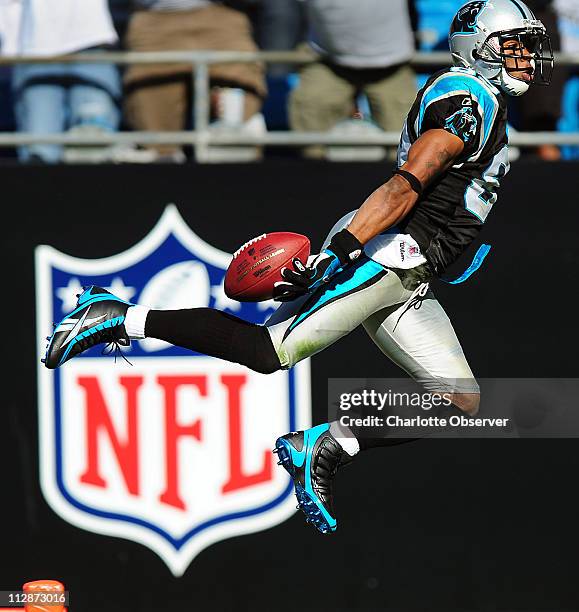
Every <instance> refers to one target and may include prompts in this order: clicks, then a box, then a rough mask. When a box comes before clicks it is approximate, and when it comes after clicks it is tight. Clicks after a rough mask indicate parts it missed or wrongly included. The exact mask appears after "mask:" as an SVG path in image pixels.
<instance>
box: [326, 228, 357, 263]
mask: <svg viewBox="0 0 579 612" xmlns="http://www.w3.org/2000/svg"><path fill="white" fill-rule="evenodd" d="M363 248H364V245H363V244H362V243H361V242H360V241H359V240H358V239H357V238H356V236H354V234H352V233H351V232H349V231H348V230H347V229H343V230H341V231H339V232H338V233H337V234H334V237H333V238H332V240H331V242H330V244H329V245H328V249H330V251H332V252H333V253H334V254H335V255H336V257H337V258H338V259H339V260H340V263H346V262H350V261H354V259H358V257H360V255H361V254H362V249H363Z"/></svg>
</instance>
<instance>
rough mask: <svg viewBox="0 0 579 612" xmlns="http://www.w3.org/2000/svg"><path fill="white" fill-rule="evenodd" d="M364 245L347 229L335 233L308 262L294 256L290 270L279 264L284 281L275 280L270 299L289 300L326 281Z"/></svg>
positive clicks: (359, 253)
mask: <svg viewBox="0 0 579 612" xmlns="http://www.w3.org/2000/svg"><path fill="white" fill-rule="evenodd" d="M362 249H363V245H362V244H361V242H360V241H359V240H358V239H357V238H356V237H355V236H354V235H353V234H351V233H350V232H349V231H348V230H347V229H343V230H341V231H340V232H338V233H337V234H335V235H334V236H333V238H332V240H331V242H330V244H329V245H328V246H327V248H325V249H324V250H323V251H322V252H321V253H320V254H319V255H318V256H317V257H316V258H315V259H314V260H313V261H312V263H311V264H310V265H309V266H306V265H304V264H303V262H301V261H300V260H299V259H298V258H297V257H296V258H295V259H293V260H292V263H293V268H294V269H293V270H290V269H289V268H282V271H281V275H282V277H283V279H284V280H283V281H278V282H277V283H275V284H274V290H273V299H274V300H277V301H279V302H289V301H291V300H295V299H296V298H298V297H300V296H302V295H304V294H306V293H309V292H310V291H313V290H315V289H317V288H318V287H319V286H320V285H322V284H324V283H327V282H328V281H329V280H330V278H331V277H332V276H334V274H336V273H337V272H339V271H340V270H342V269H344V268H345V267H346V266H348V265H349V264H350V263H352V262H353V261H355V260H356V259H358V257H360V255H361V254H362Z"/></svg>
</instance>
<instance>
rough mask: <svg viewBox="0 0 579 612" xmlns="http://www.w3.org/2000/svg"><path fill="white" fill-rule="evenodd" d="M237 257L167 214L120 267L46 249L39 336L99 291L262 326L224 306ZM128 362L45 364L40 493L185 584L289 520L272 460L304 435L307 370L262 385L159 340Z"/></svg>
mask: <svg viewBox="0 0 579 612" xmlns="http://www.w3.org/2000/svg"><path fill="white" fill-rule="evenodd" d="M230 260H231V255H229V254H227V253H224V252H222V251H219V250H217V249H215V248H214V247H212V246H211V245H209V244H207V243H205V242H204V241H203V240H201V238H199V237H198V236H197V235H196V234H194V233H193V232H192V231H191V229H190V228H189V227H188V226H187V225H186V224H185V222H184V221H183V219H182V218H181V216H180V215H179V213H178V211H177V209H176V208H175V207H174V206H172V205H171V206H168V207H167V208H166V210H165V212H164V214H163V216H162V217H161V219H160V220H159V222H158V223H157V225H156V226H155V228H154V229H153V230H152V231H151V233H150V234H149V235H148V236H147V237H146V238H145V239H144V240H143V241H142V242H140V243H139V244H137V245H135V246H134V247H132V248H130V249H129V250H127V251H125V252H124V253H120V254H118V255H115V256H113V257H107V258H105V259H98V260H89V259H79V258H74V257H70V256H68V255H65V254H63V253H60V252H58V251H56V250H55V249H53V248H51V247H48V246H40V247H38V249H37V252H36V305H37V308H36V312H37V330H38V335H39V336H40V337H43V336H45V335H47V334H48V333H50V330H51V329H52V322H53V321H54V322H58V321H60V320H61V319H62V318H63V316H64V315H65V314H66V313H67V312H69V311H71V310H72V309H73V308H74V306H75V303H76V297H75V294H77V293H79V292H80V290H81V287H82V286H83V285H91V284H95V285H99V286H101V287H105V288H107V289H109V290H110V291H112V292H113V293H115V294H116V295H118V296H119V297H121V298H123V299H126V300H129V301H131V302H134V303H139V304H143V305H145V306H150V307H152V308H165V309H172V308H195V307H207V306H208V307H214V308H218V309H221V310H224V311H226V312H230V313H232V314H235V315H236V316H240V317H241V318H244V319H246V320H249V321H254V322H259V323H261V322H263V320H264V319H265V318H266V317H267V316H268V315H269V314H271V311H272V308H273V304H272V303H257V304H241V303H239V302H235V301H233V300H229V299H228V298H227V297H226V296H225V294H224V292H223V277H224V275H225V270H226V268H227V266H228V264H229V262H230ZM123 352H124V354H125V356H126V357H127V358H128V359H129V360H130V362H131V363H132V366H131V365H129V364H127V363H126V362H125V361H124V360H123V359H117V360H116V363H115V362H113V360H112V359H111V358H110V357H107V356H103V355H102V354H101V350H100V347H96V348H93V349H91V350H89V351H87V352H86V353H83V354H82V355H80V356H78V357H76V358H74V359H73V360H71V361H70V362H68V363H66V364H65V365H64V366H63V367H62V368H60V369H58V370H55V371H49V370H47V369H46V368H44V367H43V366H42V365H40V364H39V368H38V384H39V389H38V397H39V429H40V477H41V486H42V491H43V494H44V496H45V498H46V500H47V501H48V503H49V504H50V506H51V507H52V508H53V510H54V511H55V512H56V513H57V514H59V515H60V516H61V517H62V518H64V519H65V520H67V521H68V522H70V523H72V524H74V525H76V526H78V527H80V528H82V529H87V530H89V531H93V532H96V533H101V534H106V535H112V536H118V537H122V538H127V539H130V540H134V541H137V542H140V543H141V544H144V545H145V546H148V547H149V548H151V549H152V550H154V551H155V552H156V553H157V554H158V555H159V556H160V557H161V558H162V559H163V560H164V561H165V563H166V564H167V565H168V567H169V568H170V570H171V572H172V573H173V574H174V575H175V576H180V575H181V574H183V572H184V571H185V570H186V569H187V567H188V565H189V564H190V563H191V561H192V559H193V558H194V557H195V556H196V555H197V554H198V553H199V552H200V551H201V550H203V549H204V548H206V547H207V546H209V545H211V544H213V543H215V542H217V541H219V540H223V539H225V538H229V537H233V536H238V535H242V534H246V533H251V532H255V531H260V530H263V529H266V528H268V527H272V526H274V525H277V524H278V523H280V522H282V521H284V520H285V519H287V518H288V517H289V516H290V515H291V514H292V513H293V512H294V511H295V507H294V506H295V500H294V499H293V490H292V485H291V481H290V479H289V478H288V476H287V474H286V473H285V472H284V471H283V470H282V469H280V468H277V467H276V466H275V461H274V455H272V453H271V449H272V448H273V442H274V441H275V439H276V437H277V436H279V435H281V434H284V433H286V432H288V431H294V430H297V429H304V428H307V427H309V426H310V419H311V409H310V381H309V363H308V362H307V361H306V362H302V363H300V364H298V366H297V367H295V368H293V369H292V370H291V371H288V372H277V373H275V374H272V375H269V376H265V375H262V374H257V373H255V372H252V371H251V370H248V369H247V368H245V367H243V366H240V365H238V364H230V363H227V362H225V361H222V360H219V359H214V358H211V357H206V356H204V355H198V354H195V353H192V352H190V351H186V350H184V349H180V348H177V347H173V346H171V345H169V344H166V343H164V342H161V341H159V340H154V339H147V340H142V341H133V342H132V345H131V347H130V348H129V349H127V350H124V351H123ZM38 354H39V359H40V357H42V356H43V354H44V342H42V341H41V342H39V345H38Z"/></svg>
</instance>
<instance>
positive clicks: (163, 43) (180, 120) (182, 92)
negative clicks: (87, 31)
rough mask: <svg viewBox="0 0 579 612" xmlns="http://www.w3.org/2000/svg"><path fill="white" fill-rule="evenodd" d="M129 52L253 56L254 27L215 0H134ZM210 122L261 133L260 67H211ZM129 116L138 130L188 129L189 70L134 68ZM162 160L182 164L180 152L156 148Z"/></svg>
mask: <svg viewBox="0 0 579 612" xmlns="http://www.w3.org/2000/svg"><path fill="white" fill-rule="evenodd" d="M133 4H134V6H135V8H136V9H137V10H136V11H135V12H134V13H133V14H132V16H131V19H130V22H129V27H128V31H127V37H126V46H127V48H128V49H130V50H131V51H175V50H178V51H183V50H195V49H215V50H226V51H256V50H257V46H256V44H255V42H254V40H253V37H252V28H251V23H250V21H249V19H248V17H247V15H246V14H245V13H244V12H243V11H241V10H238V9H237V8H233V7H230V6H224V5H222V4H221V3H220V2H216V1H214V0H133ZM209 75H210V79H211V85H212V96H211V107H212V113H213V118H214V119H216V120H220V125H221V126H222V125H225V126H229V127H238V128H241V129H247V130H248V131H252V130H255V131H259V130H261V129H262V128H263V130H265V123H264V121H263V116H262V115H261V114H260V113H259V111H260V109H261V106H262V103H263V98H264V97H265V94H266V86H265V79H264V68H263V66H262V65H261V64H259V63H239V64H214V65H211V66H210V70H209ZM125 85H126V105H125V108H126V114H127V120H128V122H129V123H130V125H131V126H132V127H133V128H134V129H136V130H152V131H179V130H183V129H185V128H186V126H187V123H188V117H189V116H190V112H189V107H190V103H191V65H188V64H183V65H179V64H156V65H153V64H148V65H133V66H130V67H129V68H128V69H127V72H126V73H125ZM150 149H152V150H153V151H155V152H156V155H157V159H158V160H160V161H175V162H179V161H183V160H184V154H183V152H182V150H181V149H180V147H177V146H173V145H155V146H151V147H150Z"/></svg>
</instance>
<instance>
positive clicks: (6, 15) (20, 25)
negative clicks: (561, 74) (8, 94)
mask: <svg viewBox="0 0 579 612" xmlns="http://www.w3.org/2000/svg"><path fill="white" fill-rule="evenodd" d="M0 12H1V13H2V18H0V22H2V21H4V22H5V23H6V22H8V23H9V24H10V28H11V30H10V31H8V32H6V31H4V37H3V44H2V54H3V55H38V56H53V55H62V54H68V53H74V52H77V51H87V50H90V49H97V48H103V47H106V46H108V45H112V44H114V43H115V42H116V41H117V34H116V32H115V29H114V27H113V24H112V21H111V17H110V13H109V10H108V6H107V2H106V0H3V2H2V3H1V4H0ZM12 86H13V96H14V112H15V117H16V124H17V128H18V130H19V131H20V132H31V133H33V134H53V133H59V132H62V131H64V130H66V129H69V130H70V131H72V132H78V133H89V134H93V133H95V132H97V133H102V132H110V131H114V130H116V129H117V128H118V124H119V118H120V113H119V109H118V103H117V101H118V97H119V95H120V80H119V76H118V71H117V68H116V67H115V66H112V65H109V64H81V63H73V64H19V65H16V66H15V67H14V69H13V73H12ZM107 149H108V148H107V147H104V148H103V147H97V148H92V147H86V148H79V149H77V148H75V147H71V148H67V150H66V151H63V148H62V147H61V146H59V145H30V146H26V147H20V149H19V157H20V159H21V160H23V161H29V160H38V161H43V162H47V163H55V162H59V161H61V159H63V157H64V159H65V160H67V159H68V160H69V161H101V160H102V156H103V153H105V152H106V150H107Z"/></svg>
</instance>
